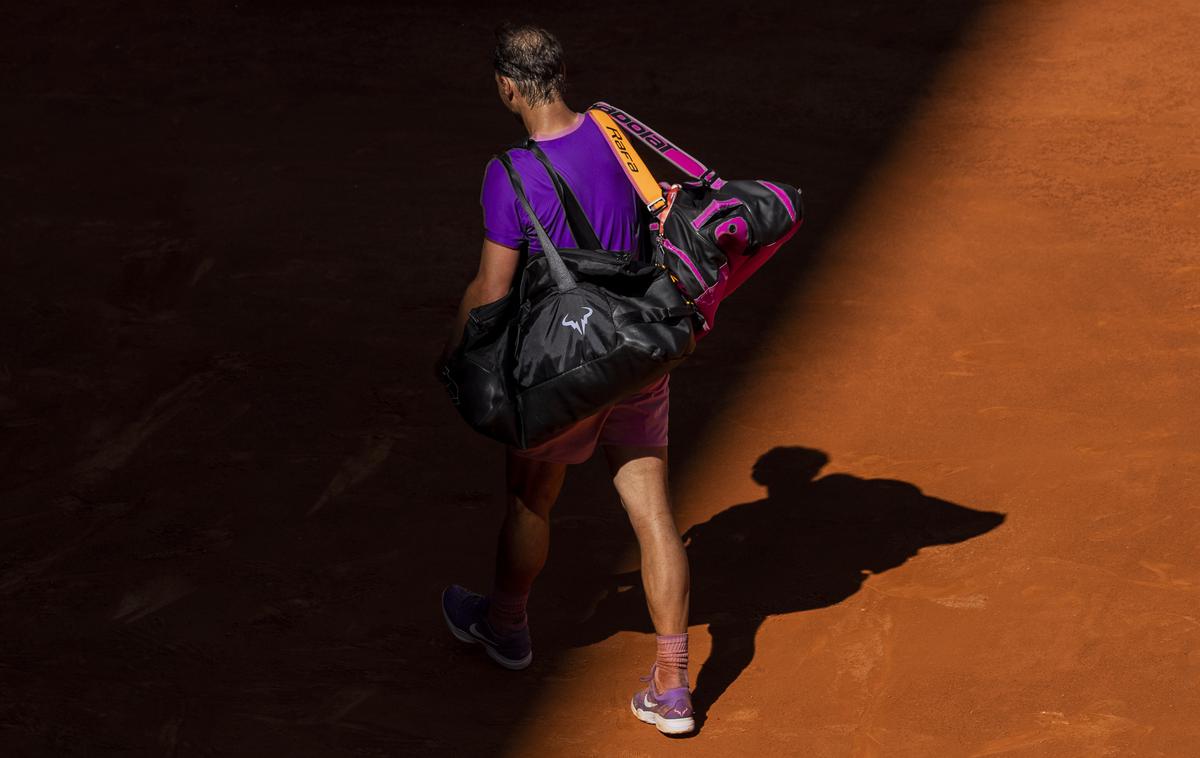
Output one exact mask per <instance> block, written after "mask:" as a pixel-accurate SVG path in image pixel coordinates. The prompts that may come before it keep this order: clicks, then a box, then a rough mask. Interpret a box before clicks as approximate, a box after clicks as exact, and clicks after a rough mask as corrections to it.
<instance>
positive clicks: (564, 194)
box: [522, 139, 604, 250]
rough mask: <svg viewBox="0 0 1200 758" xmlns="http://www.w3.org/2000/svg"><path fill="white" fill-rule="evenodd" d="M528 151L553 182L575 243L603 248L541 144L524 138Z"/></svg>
mask: <svg viewBox="0 0 1200 758" xmlns="http://www.w3.org/2000/svg"><path fill="white" fill-rule="evenodd" d="M522 147H524V148H525V149H526V150H528V151H529V152H531V153H533V155H534V157H536V158H537V159H538V161H539V162H540V163H541V164H542V166H543V167H544V168H545V169H546V173H547V174H549V175H550V181H551V182H553V184H554V191H555V192H556V193H557V194H558V199H559V202H561V203H562V205H563V210H564V211H566V214H567V224H568V225H569V226H570V227H571V236H573V237H574V238H575V244H576V245H578V246H579V247H581V248H585V249H587V250H603V249H604V246H603V245H601V244H600V238H599V237H597V236H596V230H595V229H594V228H593V227H592V224H591V222H590V221H588V217H587V214H586V213H584V212H583V206H581V205H580V204H579V199H578V198H577V197H575V193H574V192H572V191H571V187H570V186H569V185H568V184H567V182H566V180H564V179H563V178H562V175H561V174H559V173H558V171H557V170H556V169H555V168H554V165H553V164H552V163H550V157H549V156H547V155H546V152H545V151H544V150H542V147H541V145H539V144H538V143H537V142H535V141H534V140H532V139H528V140H525V144H524V145H523V146H522Z"/></svg>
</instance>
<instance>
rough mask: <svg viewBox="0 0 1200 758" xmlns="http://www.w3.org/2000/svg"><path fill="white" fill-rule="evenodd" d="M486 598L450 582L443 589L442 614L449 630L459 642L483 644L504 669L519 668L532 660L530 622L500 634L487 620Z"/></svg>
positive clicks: (516, 669) (515, 669)
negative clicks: (513, 630)
mask: <svg viewBox="0 0 1200 758" xmlns="http://www.w3.org/2000/svg"><path fill="white" fill-rule="evenodd" d="M487 609H488V599H487V598H486V597H484V596H483V595H480V594H478V593H476V592H471V591H470V590H467V589H464V588H462V587H459V586H458V585H457V584H452V585H450V586H449V587H447V588H446V589H445V590H444V591H443V592H442V616H443V617H445V619H446V626H448V627H450V633H451V634H453V635H454V636H455V637H456V638H457V639H458V640H460V641H462V642H469V643H472V644H474V643H476V642H478V643H479V644H481V645H483V649H484V650H486V651H487V654H488V657H489V658H491V659H492V660H493V661H495V662H496V663H499V664H500V665H501V666H503V667H504V668H506V669H511V670H513V671H519V670H521V669H523V668H525V667H526V666H528V665H529V664H530V663H532V662H533V644H532V642H531V641H530V639H529V625H528V624H526V625H525V626H524V627H523V628H522V629H520V630H519V631H516V632H513V633H512V634H505V635H500V634H497V633H496V632H495V631H494V630H493V629H492V625H491V624H489V623H488V621H487Z"/></svg>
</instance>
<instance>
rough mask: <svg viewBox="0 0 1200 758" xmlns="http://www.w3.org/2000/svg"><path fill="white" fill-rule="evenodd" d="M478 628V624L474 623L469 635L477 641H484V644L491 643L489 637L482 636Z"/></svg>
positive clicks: (469, 628) (468, 630)
mask: <svg viewBox="0 0 1200 758" xmlns="http://www.w3.org/2000/svg"><path fill="white" fill-rule="evenodd" d="M478 626H479V625H478V624H474V623H473V624H471V625H470V626H468V627H467V634H469V635H471V636H472V637H474V638H475V639H477V640H482V641H483V642H488V643H490V642H491V640H489V639H488V638H487V637H484V636H483V635H482V634H480V633H479V629H478Z"/></svg>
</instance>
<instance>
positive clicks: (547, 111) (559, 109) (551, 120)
mask: <svg viewBox="0 0 1200 758" xmlns="http://www.w3.org/2000/svg"><path fill="white" fill-rule="evenodd" d="M578 118H579V114H578V113H576V112H575V111H573V110H571V109H570V108H568V107H567V104H566V103H564V102H563V101H562V100H555V101H554V102H553V103H549V104H547V105H540V106H538V107H537V108H531V109H529V110H527V111H525V112H524V113H522V114H521V121H522V122H523V123H524V124H525V131H526V132H527V133H528V134H529V136H530V137H531V138H533V139H553V138H554V137H556V136H558V135H560V134H562V133H563V132H565V131H568V130H569V129H570V128H571V127H573V126H575V124H576V120H577V119H578Z"/></svg>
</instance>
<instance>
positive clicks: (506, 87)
mask: <svg viewBox="0 0 1200 758" xmlns="http://www.w3.org/2000/svg"><path fill="white" fill-rule="evenodd" d="M496 86H498V87H499V88H500V96H501V97H503V98H504V102H506V103H511V102H513V100H514V99H515V98H516V96H517V85H516V84H515V83H514V82H513V80H512V79H509V78H508V77H507V76H501V75H500V74H496Z"/></svg>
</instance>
